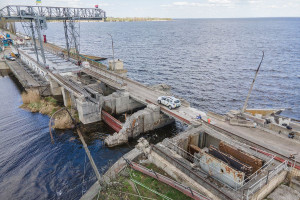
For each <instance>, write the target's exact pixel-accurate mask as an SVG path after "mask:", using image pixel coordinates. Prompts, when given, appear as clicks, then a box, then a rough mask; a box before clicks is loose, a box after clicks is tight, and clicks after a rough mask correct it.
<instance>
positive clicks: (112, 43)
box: [107, 33, 116, 70]
mask: <svg viewBox="0 0 300 200" xmlns="http://www.w3.org/2000/svg"><path fill="white" fill-rule="evenodd" d="M107 34H108V35H109V36H110V38H111V48H112V53H113V64H114V69H113V70H115V69H116V63H115V49H114V40H113V37H112V35H111V34H109V33H107Z"/></svg>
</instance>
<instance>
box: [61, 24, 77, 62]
mask: <svg viewBox="0 0 300 200" xmlns="http://www.w3.org/2000/svg"><path fill="white" fill-rule="evenodd" d="M63 23H64V31H65V39H66V48H67V53H68V58H70V51H71V49H72V48H74V49H75V54H76V56H77V60H79V46H80V44H79V43H80V41H79V39H80V24H79V23H76V22H75V19H73V20H64V21H63Z"/></svg>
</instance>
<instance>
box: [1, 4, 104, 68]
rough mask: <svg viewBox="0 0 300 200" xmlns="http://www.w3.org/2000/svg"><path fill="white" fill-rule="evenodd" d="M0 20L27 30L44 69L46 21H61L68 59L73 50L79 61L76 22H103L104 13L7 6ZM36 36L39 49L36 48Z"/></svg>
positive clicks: (99, 10) (88, 9) (96, 9)
mask: <svg viewBox="0 0 300 200" xmlns="http://www.w3.org/2000/svg"><path fill="white" fill-rule="evenodd" d="M0 18H1V19H5V20H9V21H20V22H21V23H22V26H23V28H24V30H25V32H26V29H27V32H29V33H30V35H31V37H32V39H33V44H34V49H35V53H36V57H37V61H38V62H39V63H40V62H41V61H40V59H39V57H40V56H41V58H42V61H43V63H42V64H43V66H44V67H46V58H45V53H44V47H43V42H42V33H41V31H42V30H46V29H47V20H51V21H63V23H64V32H65V39H66V49H67V54H68V58H70V50H71V49H72V48H74V49H75V54H76V55H77V59H79V38H80V26H79V25H78V23H76V22H78V21H80V20H105V19H106V12H105V11H103V10H102V9H100V8H69V7H49V6H22V5H8V6H6V7H4V8H2V9H0ZM33 22H34V23H33ZM36 35H37V40H38V44H39V47H38V46H37V42H36Z"/></svg>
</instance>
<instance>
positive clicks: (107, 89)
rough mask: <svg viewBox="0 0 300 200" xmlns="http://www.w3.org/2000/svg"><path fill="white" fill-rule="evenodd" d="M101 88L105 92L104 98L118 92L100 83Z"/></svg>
mask: <svg viewBox="0 0 300 200" xmlns="http://www.w3.org/2000/svg"><path fill="white" fill-rule="evenodd" d="M99 87H100V88H101V90H102V91H103V95H104V96H108V95H110V94H112V93H114V92H115V91H116V90H114V89H112V88H110V87H108V86H107V85H106V84H105V83H103V82H101V83H99Z"/></svg>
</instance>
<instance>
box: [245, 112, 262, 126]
mask: <svg viewBox="0 0 300 200" xmlns="http://www.w3.org/2000/svg"><path fill="white" fill-rule="evenodd" d="M242 116H243V117H245V118H248V119H251V120H253V121H254V122H256V123H257V124H259V125H261V126H264V124H265V122H266V120H265V119H260V118H257V117H255V116H253V115H251V114H250V113H243V114H242Z"/></svg>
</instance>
